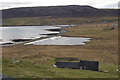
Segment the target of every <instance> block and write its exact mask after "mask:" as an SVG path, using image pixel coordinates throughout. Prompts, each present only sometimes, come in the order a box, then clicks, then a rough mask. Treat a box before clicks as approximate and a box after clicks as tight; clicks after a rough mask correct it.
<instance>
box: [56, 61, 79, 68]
mask: <svg viewBox="0 0 120 80" xmlns="http://www.w3.org/2000/svg"><path fill="white" fill-rule="evenodd" d="M55 65H57V67H58V68H72V69H80V62H56V64H55Z"/></svg>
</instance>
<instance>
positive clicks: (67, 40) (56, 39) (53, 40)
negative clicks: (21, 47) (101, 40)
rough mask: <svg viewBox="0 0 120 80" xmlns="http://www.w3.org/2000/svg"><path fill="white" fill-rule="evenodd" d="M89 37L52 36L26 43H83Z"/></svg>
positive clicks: (88, 39)
mask: <svg viewBox="0 0 120 80" xmlns="http://www.w3.org/2000/svg"><path fill="white" fill-rule="evenodd" d="M90 39H91V38H82V37H61V36H57V37H52V38H47V39H43V40H38V41H34V42H29V43H26V44H25V45H28V44H33V45H84V44H85V43H84V42H87V41H90Z"/></svg>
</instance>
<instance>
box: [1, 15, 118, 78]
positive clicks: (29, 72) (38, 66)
mask: <svg viewBox="0 0 120 80" xmlns="http://www.w3.org/2000/svg"><path fill="white" fill-rule="evenodd" d="M38 19H41V18H25V19H23V18H16V19H12V20H11V19H7V20H3V23H8V24H6V25H23V22H24V21H26V23H25V24H24V25H30V24H32V25H34V24H33V23H31V21H34V20H38ZM88 20H94V21H95V22H93V23H87V21H88ZM103 20H113V21H112V22H110V23H106V24H100V23H99V22H100V21H103ZM4 21H5V22H4ZM10 21H13V22H14V21H15V22H14V23H13V22H10ZM20 21H23V22H20ZM44 21H46V22H47V23H49V22H51V21H54V23H55V24H76V26H74V27H70V28H64V29H66V30H67V31H68V32H66V33H64V34H62V36H73V37H91V38H92V40H91V41H90V42H87V44H86V45H84V46H55V45H54V46H53V45H50V46H47V45H27V46H24V45H23V44H21V45H16V46H9V47H3V48H2V51H3V73H4V74H6V75H10V76H13V77H18V78H33V77H35V78H117V77H118V74H117V72H116V70H117V68H118V27H117V26H114V25H112V23H117V18H114V17H113V18H112V17H105V18H51V17H47V18H44V20H43V22H44ZM46 22H44V24H46V25H47V23H46ZM42 24H43V23H42ZM35 25H37V24H35ZM97 25H100V26H97ZM112 27H115V29H114V30H110V29H111V28H112ZM11 57H12V58H16V59H19V60H20V61H21V62H20V63H18V64H12V61H11V60H10V59H9V58H11ZM60 57H61V58H75V59H76V58H77V59H79V60H91V61H99V62H100V67H99V68H100V71H101V72H96V71H89V70H78V69H67V68H65V69H61V68H55V67H53V66H52V64H54V63H55V60H56V58H60ZM104 70H107V71H108V73H103V72H102V71H104Z"/></svg>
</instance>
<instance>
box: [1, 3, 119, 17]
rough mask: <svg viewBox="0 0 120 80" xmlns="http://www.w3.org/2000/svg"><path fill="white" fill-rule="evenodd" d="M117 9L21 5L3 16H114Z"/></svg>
mask: <svg viewBox="0 0 120 80" xmlns="http://www.w3.org/2000/svg"><path fill="white" fill-rule="evenodd" d="M117 14H118V12H117V9H97V8H93V7H91V6H78V5H69V6H48V7H21V8H12V9H5V10H2V16H3V18H21V17H44V16H51V17H112V16H114V17H115V16H117Z"/></svg>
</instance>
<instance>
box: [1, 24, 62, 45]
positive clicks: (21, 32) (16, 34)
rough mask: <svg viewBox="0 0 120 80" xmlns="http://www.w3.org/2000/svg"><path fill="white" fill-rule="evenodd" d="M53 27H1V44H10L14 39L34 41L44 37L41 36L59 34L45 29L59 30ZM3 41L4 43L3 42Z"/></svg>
mask: <svg viewBox="0 0 120 80" xmlns="http://www.w3.org/2000/svg"><path fill="white" fill-rule="evenodd" d="M58 28H60V27H53V26H15V27H12V26H11V27H0V31H1V33H0V35H1V36H0V42H1V43H5V42H10V41H11V40H13V39H34V38H39V37H42V35H40V34H49V33H59V32H56V31H47V30H45V29H58ZM1 40H2V41H1Z"/></svg>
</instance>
